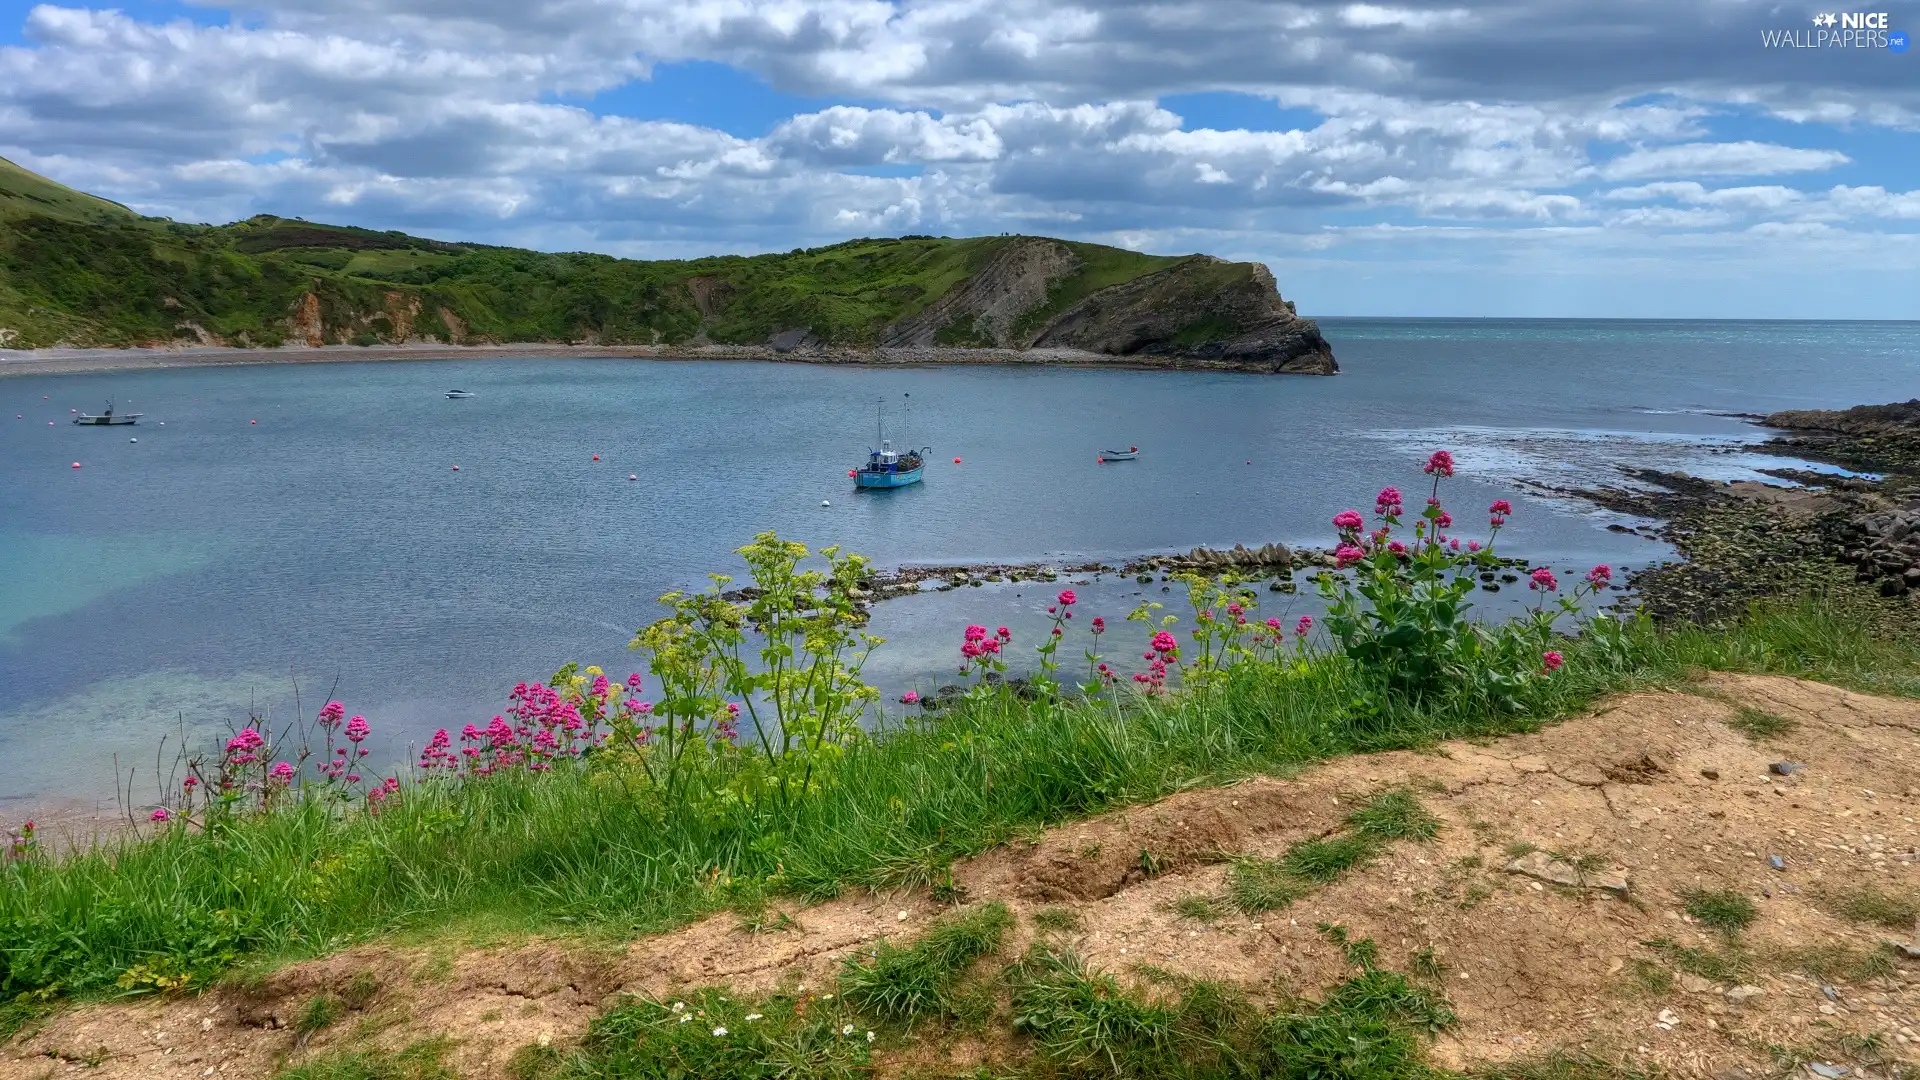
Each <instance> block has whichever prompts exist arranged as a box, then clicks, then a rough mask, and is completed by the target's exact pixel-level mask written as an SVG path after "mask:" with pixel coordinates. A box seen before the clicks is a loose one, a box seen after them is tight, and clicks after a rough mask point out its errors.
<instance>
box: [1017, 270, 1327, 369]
mask: <svg viewBox="0 0 1920 1080" xmlns="http://www.w3.org/2000/svg"><path fill="white" fill-rule="evenodd" d="M1031 344H1034V345H1060V346H1067V347H1072V348H1081V349H1088V350H1091V351H1094V352H1101V353H1108V354H1110V355H1115V356H1151V357H1158V358H1163V359H1165V360H1166V361H1168V366H1170V367H1217V368H1230V369H1233V370H1238V371H1263V372H1276V373H1278V372H1284V373H1288V374H1301V375H1332V374H1335V373H1336V372H1338V371H1339V370H1340V365H1339V364H1338V363H1336V362H1335V361H1334V358H1333V349H1332V347H1331V346H1329V345H1328V344H1327V341H1326V339H1325V338H1323V337H1321V336H1320V327H1319V326H1318V325H1317V324H1315V323H1314V322H1313V320H1311V319H1302V318H1300V316H1299V315H1298V314H1296V313H1295V311H1294V307H1293V305H1292V304H1291V303H1288V302H1287V301H1286V300H1283V299H1281V297H1280V290H1279V288H1278V287H1277V285H1276V284H1275V282H1274V280H1273V273H1272V272H1271V271H1269V270H1268V269H1267V268H1266V267H1265V266H1262V265H1260V264H1259V263H1230V262H1226V261H1224V260H1221V259H1214V258H1209V257H1207V256H1200V255H1197V256H1195V257H1193V258H1192V259H1188V260H1187V261H1185V262H1182V263H1180V264H1179V265H1177V266H1174V267H1171V268H1169V269H1166V270H1162V271H1160V272H1159V273H1156V274H1148V275H1146V276H1143V277H1139V278H1136V279H1134V280H1132V281H1129V282H1126V283H1125V284H1121V285H1115V286H1112V287H1110V288H1107V289H1102V290H1101V291H1099V292H1097V293H1094V294H1093V295H1092V296H1089V297H1088V298H1087V299H1086V300H1084V301H1082V302H1081V303H1079V304H1077V305H1075V306H1074V308H1073V309H1072V310H1070V311H1067V312H1066V313H1064V314H1062V315H1061V316H1060V317H1058V318H1056V319H1054V320H1053V321H1052V322H1051V323H1050V324H1049V325H1048V326H1047V327H1046V329H1045V330H1044V331H1043V332H1042V333H1040V334H1039V335H1038V337H1036V339H1035V340H1034V341H1033V342H1032V343H1031Z"/></svg>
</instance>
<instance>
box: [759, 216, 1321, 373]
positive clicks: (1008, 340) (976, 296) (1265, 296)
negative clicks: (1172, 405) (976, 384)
mask: <svg viewBox="0 0 1920 1080" xmlns="http://www.w3.org/2000/svg"><path fill="white" fill-rule="evenodd" d="M1080 269H1081V264H1080V260H1079V258H1078V257H1076V256H1075V255H1074V253H1073V250H1072V248H1070V247H1068V246H1067V245H1066V244H1063V243H1061V242H1059V241H1056V240H1047V239H1044V238H1040V237H1018V238H1015V239H1014V240H1013V241H1012V242H1010V243H1008V244H1006V245H1005V246H1003V247H1001V248H1000V249H999V250H998V251H996V252H995V253H994V254H993V256H992V257H991V258H990V259H988V260H987V261H986V263H985V264H984V265H983V266H981V267H980V269H979V270H978V271H976V272H975V273H974V274H973V275H971V276H970V277H968V278H967V279H966V280H965V281H963V282H962V283H960V284H959V285H957V286H955V287H954V288H952V289H950V290H948V292H947V293H946V294H945V295H943V296H941V297H939V298H938V299H936V300H934V301H933V302H932V303H930V304H928V305H927V306H926V307H925V308H922V309H921V310H920V311H918V312H916V313H915V314H914V315H912V316H910V317H908V318H905V319H902V320H901V321H900V322H898V323H895V324H894V325H892V326H889V327H887V328H886V330H885V331H884V332H883V333H882V335H881V338H880V344H881V345H882V346H883V347H915V346H918V347H928V346H933V345H945V346H974V347H998V348H1014V349H1030V348H1064V349H1079V350H1083V351H1086V352H1093V353H1100V354H1104V355H1108V356H1122V357H1129V358H1133V359H1135V360H1138V361H1150V362H1153V364H1152V366H1165V367H1176V368H1185V367H1204V368H1222V369H1229V370H1234V371H1259V372H1275V373H1288V374H1307V375H1332V374H1334V373H1336V372H1338V371H1339V370H1340V365H1339V364H1338V363H1336V362H1335V361H1334V358H1333V349H1332V348H1331V347H1330V346H1329V345H1328V344H1327V342H1326V339H1325V338H1323V337H1321V336H1320V328H1319V326H1318V325H1316V324H1315V323H1314V322H1313V321H1312V320H1310V319H1302V318H1300V316H1299V315H1298V314H1297V313H1296V312H1295V311H1294V307H1293V305H1292V304H1291V303H1289V302H1287V301H1286V300H1284V299H1282V298H1281V296H1280V290H1279V288H1278V286H1277V285H1276V283H1275V282H1274V279H1273V273H1272V272H1271V271H1269V270H1268V269H1267V268H1266V267H1265V266H1262V265H1260V264H1259V263H1232V262H1227V261H1225V260H1223V259H1215V258H1212V257H1209V256H1205V255H1195V256H1193V257H1191V258H1188V259H1185V260H1182V261H1181V262H1179V263H1176V264H1175V265H1173V266H1171V267H1168V268H1166V269H1164V270H1159V271H1156V272H1153V273H1149V274H1144V275H1142V276H1140V277H1137V278H1135V279H1133V280H1131V281H1127V282H1124V283H1122V284H1118V285H1112V286H1108V287H1106V288H1103V289H1099V290H1097V291H1094V292H1092V293H1091V294H1089V295H1088V296H1086V297H1084V298H1083V299H1081V300H1079V301H1078V302H1076V303H1073V304H1071V305H1068V306H1066V307H1065V308H1064V309H1063V310H1060V311H1057V312H1054V311H1049V310H1048V307H1049V305H1050V304H1051V303H1052V302H1053V299H1054V297H1055V295H1056V293H1057V291H1058V290H1059V289H1060V288H1061V287H1062V285H1063V284H1064V283H1066V282H1067V281H1068V280H1069V279H1070V278H1072V277H1073V276H1074V275H1075V274H1076V273H1077V272H1079V271H1080ZM788 347H789V348H790V347H792V346H790V345H789V346H788Z"/></svg>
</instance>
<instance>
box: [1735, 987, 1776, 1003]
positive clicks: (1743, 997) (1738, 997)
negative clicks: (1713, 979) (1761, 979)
mask: <svg viewBox="0 0 1920 1080" xmlns="http://www.w3.org/2000/svg"><path fill="white" fill-rule="evenodd" d="M1764 993H1766V991H1765V990H1763V989H1761V988H1760V987H1758V986H1736V987H1734V988H1733V989H1731V990H1729V991H1727V993H1726V998H1727V1000H1728V1001H1731V1002H1733V1003H1734V1004H1735V1005H1745V1004H1746V1003H1747V1002H1749V1001H1751V1000H1753V999H1754V998H1757V997H1759V996H1760V995H1762V994H1764Z"/></svg>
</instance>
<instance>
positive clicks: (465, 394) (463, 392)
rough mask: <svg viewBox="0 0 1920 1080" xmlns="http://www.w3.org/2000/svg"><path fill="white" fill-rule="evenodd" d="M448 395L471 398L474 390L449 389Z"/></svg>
mask: <svg viewBox="0 0 1920 1080" xmlns="http://www.w3.org/2000/svg"><path fill="white" fill-rule="evenodd" d="M447 396H448V397H450V398H470V397H472V396H473V392H472V391H470V390H449V391H447Z"/></svg>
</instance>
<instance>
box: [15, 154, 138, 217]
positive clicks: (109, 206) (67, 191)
mask: <svg viewBox="0 0 1920 1080" xmlns="http://www.w3.org/2000/svg"><path fill="white" fill-rule="evenodd" d="M34 215H39V216H42V217H53V218H60V219H62V220H66V221H98V222H121V221H133V220H137V219H138V218H139V216H140V215H138V214H136V213H134V212H133V211H131V210H129V209H127V208H126V207H124V206H121V205H120V204H119V203H117V202H109V201H107V200H106V199H102V198H99V197H97V196H94V195H88V194H87V193H85V192H83V191H75V190H73V189H72V188H70V187H68V186H66V185H65V184H57V183H55V182H53V181H52V180H49V179H47V178H46V177H44V176H41V175H40V174H39V173H36V172H33V171H31V170H29V169H23V168H21V167H20V166H18V165H15V164H14V163H13V162H11V161H8V160H7V159H6V158H0V220H12V219H15V218H23V217H31V216H34Z"/></svg>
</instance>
